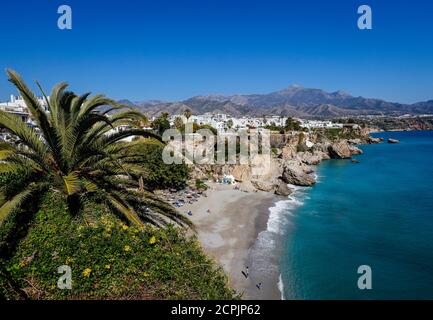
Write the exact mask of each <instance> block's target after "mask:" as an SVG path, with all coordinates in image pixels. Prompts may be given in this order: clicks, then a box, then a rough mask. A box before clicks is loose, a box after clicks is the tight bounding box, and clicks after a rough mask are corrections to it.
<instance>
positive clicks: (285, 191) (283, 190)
mask: <svg viewBox="0 0 433 320" xmlns="http://www.w3.org/2000/svg"><path fill="white" fill-rule="evenodd" d="M292 192H293V190H292V189H290V188H289V187H288V186H287V184H286V183H284V182H283V181H278V183H277V184H276V185H275V194H276V195H279V196H284V197H287V196H289V195H291V194H292Z"/></svg>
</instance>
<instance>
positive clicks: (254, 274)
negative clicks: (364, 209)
mask: <svg viewBox="0 0 433 320" xmlns="http://www.w3.org/2000/svg"><path fill="white" fill-rule="evenodd" d="M207 185H208V186H209V189H208V190H207V192H206V193H207V197H200V198H199V199H198V201H197V202H195V203H193V204H187V205H185V206H183V207H182V208H181V209H180V211H181V212H187V211H189V210H191V211H192V216H190V217H189V218H190V220H191V221H192V222H193V223H194V225H195V226H196V230H197V237H198V240H199V241H200V244H201V246H202V247H203V249H204V251H205V252H206V253H207V254H208V255H209V256H210V257H211V258H213V259H215V260H216V261H217V262H218V264H219V265H220V266H221V267H222V268H223V269H224V270H225V272H226V273H227V275H228V277H229V284H230V285H231V286H232V287H233V288H234V289H235V290H236V291H237V292H238V293H239V294H241V295H242V298H243V299H252V298H254V299H265V300H280V299H281V292H280V290H279V289H278V281H279V274H278V277H277V278H274V277H269V276H268V275H265V274H262V273H261V272H260V271H259V268H256V266H257V263H255V247H256V246H257V242H258V239H259V235H260V233H262V232H264V231H266V230H267V225H268V220H269V216H270V208H271V207H273V206H275V203H276V202H277V200H281V197H278V196H275V195H274V194H271V193H269V192H262V191H257V192H251V191H250V190H248V191H247V190H242V188H241V190H235V189H234V186H233V185H220V184H216V183H213V182H211V183H207ZM238 185H239V184H238ZM208 209H210V213H209V212H207V210H208ZM246 266H248V267H249V276H248V278H245V277H244V275H243V274H242V271H246ZM276 267H278V266H276ZM259 282H261V283H262V286H261V289H260V290H259V289H257V287H256V284H258V283H259Z"/></svg>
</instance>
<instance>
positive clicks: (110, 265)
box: [0, 193, 235, 299]
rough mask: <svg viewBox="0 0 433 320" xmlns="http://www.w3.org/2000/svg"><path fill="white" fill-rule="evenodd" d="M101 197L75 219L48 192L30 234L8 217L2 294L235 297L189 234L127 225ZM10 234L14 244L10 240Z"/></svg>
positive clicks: (0, 242)
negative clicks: (64, 285) (66, 276)
mask: <svg viewBox="0 0 433 320" xmlns="http://www.w3.org/2000/svg"><path fill="white" fill-rule="evenodd" d="M96 200H97V199H86V200H85V201H86V202H88V205H87V206H85V208H86V209H85V210H84V212H83V213H82V214H81V215H79V216H75V217H74V216H71V215H70V214H69V213H68V211H67V207H66V205H65V203H64V202H62V201H61V198H60V197H59V195H58V194H54V193H53V194H47V195H46V196H45V198H44V200H43V203H42V205H41V207H40V208H39V210H38V211H37V213H36V214H35V215H34V217H33V218H31V221H32V223H31V226H30V228H29V230H28V232H19V230H17V229H16V227H14V226H15V225H16V224H15V222H16V221H17V219H18V217H19V216H20V215H17V214H15V215H11V216H10V217H9V219H8V221H7V223H5V224H4V225H3V226H2V227H1V228H0V247H1V252H2V265H1V266H0V297H1V296H3V297H4V298H8V299H17V298H24V297H25V298H30V299H232V298H234V297H235V296H234V293H233V291H232V290H231V289H229V287H228V285H227V279H226V276H225V275H224V273H223V271H222V270H220V269H219V268H217V267H216V264H215V263H214V262H212V261H211V260H209V259H208V258H207V257H206V255H205V254H204V253H203V251H202V250H201V248H200V246H199V244H198V242H197V240H196V239H195V238H188V237H186V236H185V234H184V231H182V230H181V229H179V228H173V227H168V228H166V229H157V228H154V227H150V226H148V227H146V228H145V229H140V228H137V227H135V226H128V225H127V224H125V221H124V220H121V219H119V218H118V217H116V216H114V215H113V214H112V213H111V211H110V210H108V208H107V207H106V206H104V205H103V204H101V203H99V204H98V203H97V201H96ZM18 220H19V219H18ZM21 222H22V220H21ZM18 229H20V228H18ZM12 231H15V232H16V233H15V239H14V241H11V238H10V236H9V237H8V236H7V235H8V234H10V232H12ZM16 237H20V239H16ZM13 242H14V243H15V244H14V248H12V247H11V243H13ZM9 255H10V256H9ZM62 265H68V266H70V267H71V269H72V290H67V289H65V290H61V289H59V288H57V281H58V279H59V277H60V276H61V274H58V273H57V268H58V267H59V266H62ZM20 294H21V296H20Z"/></svg>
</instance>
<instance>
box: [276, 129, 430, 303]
mask: <svg viewBox="0 0 433 320" xmlns="http://www.w3.org/2000/svg"><path fill="white" fill-rule="evenodd" d="M374 136H377V137H384V138H385V139H387V138H389V137H392V138H395V139H399V140H400V141H401V143H400V144H388V143H386V142H384V143H381V144H378V145H366V146H362V147H361V148H362V149H363V150H364V154H363V155H360V156H356V158H357V159H358V160H359V161H360V163H359V164H353V163H351V161H350V160H330V161H325V162H323V163H322V164H321V165H319V166H318V171H317V174H318V178H319V182H318V184H317V185H316V186H314V187H312V188H306V189H303V188H298V189H297V191H296V192H295V194H294V195H293V196H292V198H291V199H289V200H287V201H282V202H280V203H278V204H277V206H276V207H275V208H272V209H271V219H270V222H269V223H268V230H270V231H273V232H275V233H280V234H281V239H282V241H281V245H282V249H281V252H280V254H281V259H280V273H281V278H280V284H279V285H280V288H281V290H282V293H283V298H284V299H433V132H432V131H430V132H427V131H419V132H390V133H378V134H374ZM360 265H368V266H370V267H371V269H372V289H371V290H360V289H358V286H357V281H358V277H359V276H360V275H359V274H358V273H357V269H358V267H359V266H360Z"/></svg>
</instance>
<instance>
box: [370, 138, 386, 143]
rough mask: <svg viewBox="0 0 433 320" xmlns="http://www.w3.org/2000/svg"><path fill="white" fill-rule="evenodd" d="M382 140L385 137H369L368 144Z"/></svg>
mask: <svg viewBox="0 0 433 320" xmlns="http://www.w3.org/2000/svg"><path fill="white" fill-rule="evenodd" d="M381 141H383V138H373V137H368V138H367V143H368V144H376V143H380V142H381Z"/></svg>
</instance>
